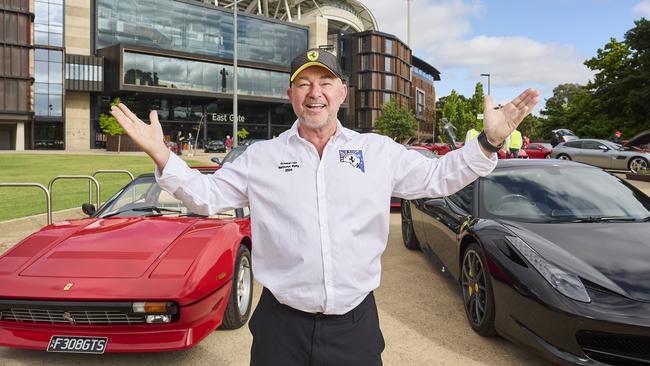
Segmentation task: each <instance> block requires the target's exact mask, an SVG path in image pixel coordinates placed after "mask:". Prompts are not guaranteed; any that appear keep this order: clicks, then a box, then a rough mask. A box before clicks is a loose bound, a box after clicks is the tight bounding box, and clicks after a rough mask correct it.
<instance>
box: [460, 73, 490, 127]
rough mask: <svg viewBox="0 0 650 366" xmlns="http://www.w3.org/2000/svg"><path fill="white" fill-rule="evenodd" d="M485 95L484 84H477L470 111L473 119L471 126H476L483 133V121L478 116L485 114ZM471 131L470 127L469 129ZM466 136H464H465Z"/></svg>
mask: <svg viewBox="0 0 650 366" xmlns="http://www.w3.org/2000/svg"><path fill="white" fill-rule="evenodd" d="M484 96H485V94H484V93H483V83H476V86H475V87H474V95H472V97H471V98H470V99H469V111H470V113H471V114H472V117H471V119H470V121H471V120H473V121H472V122H470V124H472V123H473V124H474V125H476V130H477V131H481V130H483V120H479V119H478V118H476V117H477V115H478V114H483V108H484V107H483V97H484ZM467 130H469V127H468V128H467ZM467 130H465V133H467ZM463 135H464V134H463Z"/></svg>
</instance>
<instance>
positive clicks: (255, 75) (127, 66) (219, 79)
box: [123, 51, 289, 99]
mask: <svg viewBox="0 0 650 366" xmlns="http://www.w3.org/2000/svg"><path fill="white" fill-rule="evenodd" d="M123 57H124V58H123V60H124V68H123V70H124V75H123V78H124V79H123V82H124V84H128V85H139V86H152V87H157V88H170V89H184V90H192V91H205V92H210V93H224V94H232V92H233V86H232V84H233V83H232V78H233V76H232V75H233V68H232V66H231V65H228V64H220V63H212V62H205V61H195V60H186V59H181V58H178V57H164V56H156V55H148V54H144V53H136V52H129V51H125V52H124V56H123ZM287 80H289V73H286V72H279V71H271V70H262V69H254V68H250V67H241V66H240V67H238V68H237V91H238V94H242V95H251V96H259V97H269V98H279V99H286V98H287V95H286V90H287V84H288V83H287Z"/></svg>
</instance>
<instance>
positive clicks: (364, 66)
mask: <svg viewBox="0 0 650 366" xmlns="http://www.w3.org/2000/svg"><path fill="white" fill-rule="evenodd" d="M369 61H370V55H362V56H361V70H368V65H369V64H370V62H369Z"/></svg>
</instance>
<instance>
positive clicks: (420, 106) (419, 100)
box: [415, 89, 424, 116]
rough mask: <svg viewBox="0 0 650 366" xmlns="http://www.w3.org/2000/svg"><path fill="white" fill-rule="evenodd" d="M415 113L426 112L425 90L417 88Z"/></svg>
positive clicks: (418, 114) (419, 114)
mask: <svg viewBox="0 0 650 366" xmlns="http://www.w3.org/2000/svg"><path fill="white" fill-rule="evenodd" d="M415 114H416V115H417V116H421V115H422V114H424V91H422V90H420V89H416V90H415Z"/></svg>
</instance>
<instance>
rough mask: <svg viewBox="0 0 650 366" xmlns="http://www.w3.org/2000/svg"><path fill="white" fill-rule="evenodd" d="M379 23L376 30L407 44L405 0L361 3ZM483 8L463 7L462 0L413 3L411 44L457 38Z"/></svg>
mask: <svg viewBox="0 0 650 366" xmlns="http://www.w3.org/2000/svg"><path fill="white" fill-rule="evenodd" d="M363 2H364V4H365V5H366V6H368V8H370V11H371V12H372V13H373V14H374V15H375V18H376V19H377V22H378V23H379V28H380V29H379V30H380V31H382V32H386V33H390V34H394V35H396V36H397V37H398V38H399V39H401V40H402V41H403V42H407V41H408V39H407V38H408V35H407V33H408V30H407V27H408V25H407V16H408V12H407V1H406V0H372V1H370V0H364V1H363ZM484 11H485V7H484V6H483V4H482V3H481V2H480V1H472V2H471V3H468V4H466V3H465V2H464V1H462V0H444V1H439V0H436V1H433V2H432V1H426V0H413V2H412V15H413V19H412V21H413V35H412V37H413V44H414V45H415V47H416V48H419V47H420V46H423V45H427V44H436V43H439V42H444V41H445V40H447V39H460V38H462V37H463V36H464V35H465V34H467V33H468V32H469V31H470V30H471V26H470V21H469V18H470V17H471V16H476V15H481V14H483V13H484Z"/></svg>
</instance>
